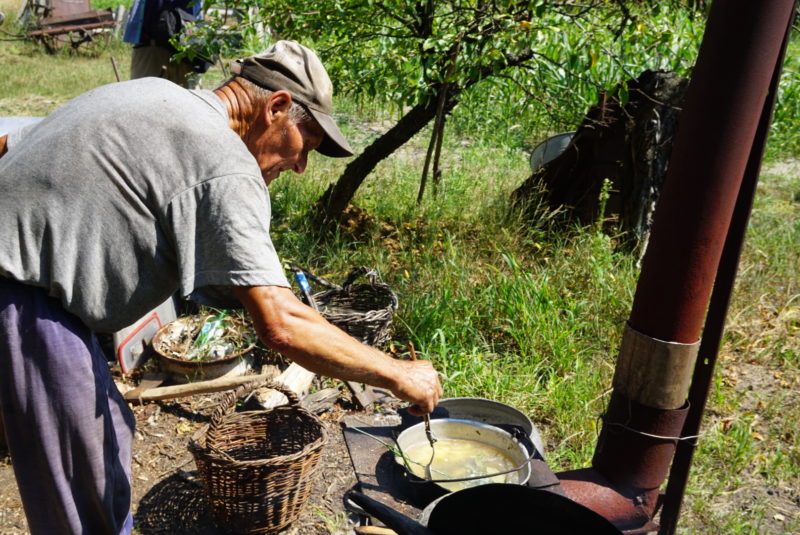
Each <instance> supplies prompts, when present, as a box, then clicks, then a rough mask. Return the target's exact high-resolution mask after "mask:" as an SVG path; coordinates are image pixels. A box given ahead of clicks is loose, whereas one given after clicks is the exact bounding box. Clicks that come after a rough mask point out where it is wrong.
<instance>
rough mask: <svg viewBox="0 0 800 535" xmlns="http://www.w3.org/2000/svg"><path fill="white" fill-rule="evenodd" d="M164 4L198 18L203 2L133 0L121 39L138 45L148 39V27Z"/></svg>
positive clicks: (191, 0)
mask: <svg viewBox="0 0 800 535" xmlns="http://www.w3.org/2000/svg"><path fill="white" fill-rule="evenodd" d="M165 5H169V6H171V7H177V8H180V9H183V10H184V11H186V12H188V13H191V14H192V15H194V16H195V17H198V18H199V16H200V11H201V9H202V7H203V2H202V0H172V1H170V0H134V2H133V6H132V7H131V14H130V16H129V17H128V23H127V25H126V26H125V33H124V34H123V36H122V40H123V41H125V42H126V43H131V44H134V45H138V44H140V43H142V42H144V41H147V40H148V39H150V37H149V36H148V35H147V32H148V28H149V26H150V25H151V24H153V23H154V22H155V21H156V20H157V19H158V14H159V13H160V12H161V10H162V9H163V8H164V6H165Z"/></svg>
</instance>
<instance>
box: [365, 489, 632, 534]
mask: <svg viewBox="0 0 800 535" xmlns="http://www.w3.org/2000/svg"><path fill="white" fill-rule="evenodd" d="M350 498H351V499H352V500H353V501H354V502H355V503H357V504H358V505H359V506H361V507H362V508H363V509H364V510H365V511H366V512H368V513H369V514H371V515H372V516H374V517H376V518H378V519H379V520H380V521H381V522H383V523H384V524H386V525H387V526H389V527H390V528H392V529H393V530H395V531H396V532H397V533H398V534H399V535H487V534H489V533H497V534H501V533H502V534H520V535H522V534H528V533H529V534H531V535H621V533H622V532H620V531H619V530H618V529H617V528H615V527H614V526H613V524H611V522H609V521H608V520H607V519H605V518H604V517H602V516H600V515H599V514H597V513H595V512H594V511H592V510H591V509H588V508H586V507H584V506H583V505H581V504H579V503H577V502H574V501H572V500H570V499H569V498H566V497H564V496H561V495H558V494H554V493H552V492H549V491H546V490H541V489H534V488H530V487H525V486H523V485H512V484H506V483H492V484H488V485H480V486H477V487H472V488H468V489H464V490H460V491H457V492H453V493H451V494H447V495H446V496H444V497H442V498H441V499H439V500H438V501H437V502H435V503H434V504H432V508H430V509H426V511H425V512H424V513H423V522H424V523H420V522H417V521H415V520H412V519H410V518H408V517H406V516H404V515H402V514H400V513H398V512H397V511H395V510H394V509H392V508H390V507H387V506H386V505H384V504H382V503H380V502H377V501H376V500H373V499H372V498H369V497H368V496H365V495H363V494H361V493H358V492H351V493H350ZM425 524H427V526H426V525H425Z"/></svg>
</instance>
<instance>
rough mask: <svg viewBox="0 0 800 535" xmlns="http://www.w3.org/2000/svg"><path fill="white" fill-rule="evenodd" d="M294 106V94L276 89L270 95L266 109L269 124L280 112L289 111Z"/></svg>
mask: <svg viewBox="0 0 800 535" xmlns="http://www.w3.org/2000/svg"><path fill="white" fill-rule="evenodd" d="M291 107H292V95H291V94H290V93H289V92H288V91H283V90H281V91H275V92H274V93H272V94H271V95H270V96H269V101H268V102H267V109H266V115H267V117H266V119H267V124H270V123H271V122H272V121H274V120H275V117H276V116H277V114H278V113H284V114H285V113H289V110H290V109H291Z"/></svg>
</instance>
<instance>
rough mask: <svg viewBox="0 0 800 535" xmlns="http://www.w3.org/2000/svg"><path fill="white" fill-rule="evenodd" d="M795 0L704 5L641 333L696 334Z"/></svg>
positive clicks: (676, 338) (642, 295)
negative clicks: (704, 20) (706, 12)
mask: <svg viewBox="0 0 800 535" xmlns="http://www.w3.org/2000/svg"><path fill="white" fill-rule="evenodd" d="M794 3H795V2H794V0H768V1H761V2H753V1H752V0H719V1H715V2H713V3H712V5H711V12H710V14H709V19H708V24H707V26H706V31H705V34H704V36H703V43H702V46H701V48H700V53H699V56H698V59H697V64H696V66H695V68H694V72H693V74H692V80H691V83H690V86H689V88H688V90H687V94H686V99H685V101H684V106H683V111H682V112H681V116H680V118H679V123H678V133H677V135H676V138H675V144H674V146H673V149H672V156H671V158H670V163H669V169H668V171H667V177H666V180H665V183H664V189H663V191H662V193H661V197H660V200H659V203H658V210H657V214H656V218H655V221H654V224H653V229H652V233H651V238H650V240H651V241H650V246H649V247H648V249H647V252H646V253H645V257H644V260H643V264H642V272H641V275H640V276H639V282H638V286H637V288H636V295H635V298H634V302H633V308H632V310H631V315H630V325H631V326H632V327H633V328H634V329H635V330H637V331H639V332H641V333H644V334H646V335H648V336H652V337H654V338H657V339H660V340H668V341H673V342H679V343H694V342H696V341H697V340H698V338H699V337H700V330H701V328H702V326H703V322H704V319H705V313H706V306H707V304H708V299H709V295H710V294H711V288H712V285H713V283H714V277H715V276H716V273H717V267H718V265H719V259H720V256H721V254H722V247H723V245H724V243H725V237H726V235H727V233H728V227H729V225H730V221H731V216H732V214H733V208H734V205H735V204H736V198H737V196H738V194H739V188H740V186H741V182H742V177H743V176H744V170H745V167H746V166H747V160H748V158H749V157H750V148H751V147H752V145H753V139H754V138H755V133H756V129H757V127H758V121H759V118H760V117H761V110H762V109H763V107H764V102H765V100H766V98H767V91H768V89H769V83H770V80H771V79H772V73H773V70H774V68H775V65H776V60H777V58H778V55H779V53H780V49H781V44H782V41H783V36H784V35H785V32H786V21H787V20H789V18H790V17H791V15H792V10H793V8H794Z"/></svg>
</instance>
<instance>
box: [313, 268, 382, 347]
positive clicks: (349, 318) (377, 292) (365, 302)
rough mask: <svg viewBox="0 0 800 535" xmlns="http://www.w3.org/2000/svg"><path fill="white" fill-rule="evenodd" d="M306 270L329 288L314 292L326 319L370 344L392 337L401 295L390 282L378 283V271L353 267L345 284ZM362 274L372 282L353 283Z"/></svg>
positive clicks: (316, 280) (374, 344) (314, 279)
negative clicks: (393, 289)
mask: <svg viewBox="0 0 800 535" xmlns="http://www.w3.org/2000/svg"><path fill="white" fill-rule="evenodd" d="M300 269H302V268H300ZM302 271H303V272H304V273H305V274H306V275H307V276H308V277H309V278H310V279H311V280H312V281H314V282H316V283H318V284H320V285H322V286H325V287H327V288H329V289H328V290H324V291H321V292H318V293H315V294H314V295H313V298H314V301H315V302H316V303H317V305H318V306H319V308H320V313H321V314H322V316H323V317H324V318H325V319H326V320H328V321H329V322H331V323H333V324H334V325H336V326H337V327H339V328H340V329H342V330H343V331H344V332H346V333H347V334H349V335H350V336H352V337H353V338H355V339H357V340H359V341H360V342H363V343H365V344H367V345H371V346H374V347H379V346H381V345H383V344H384V343H386V342H387V341H388V340H389V338H390V337H391V335H392V318H393V317H394V314H395V312H396V311H397V295H395V293H394V292H393V291H392V290H391V288H389V286H388V285H387V284H384V283H382V282H377V273H375V271H374V270H371V269H368V268H365V267H356V268H353V269H352V270H351V271H350V273H349V274H348V275H347V278H346V279H345V282H344V284H343V285H342V286H337V285H335V284H332V283H330V282H328V281H326V280H325V279H321V278H319V277H316V276H314V275H312V274H311V273H309V272H308V271H306V270H302ZM362 275H363V276H366V277H367V279H368V280H369V283H367V284H353V283H354V282H355V280H356V279H357V278H358V277H361V276H362Z"/></svg>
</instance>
